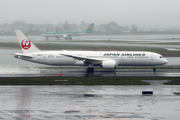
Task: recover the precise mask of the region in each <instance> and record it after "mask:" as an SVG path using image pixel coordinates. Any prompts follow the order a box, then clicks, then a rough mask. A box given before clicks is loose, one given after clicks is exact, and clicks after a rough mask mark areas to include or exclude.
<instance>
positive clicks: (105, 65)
mask: <svg viewBox="0 0 180 120" xmlns="http://www.w3.org/2000/svg"><path fill="white" fill-rule="evenodd" d="M117 66H118V65H117V63H116V61H114V60H108V61H104V62H102V64H101V67H102V68H104V69H116V68H117Z"/></svg>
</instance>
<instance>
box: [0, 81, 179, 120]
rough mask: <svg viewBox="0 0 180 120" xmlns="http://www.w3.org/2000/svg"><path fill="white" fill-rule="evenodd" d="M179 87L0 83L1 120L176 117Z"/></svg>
mask: <svg viewBox="0 0 180 120" xmlns="http://www.w3.org/2000/svg"><path fill="white" fill-rule="evenodd" d="M157 82H159V81H157ZM179 87H180V86H179V85H176V86H169V85H162V84H156V85H141V86H138V85H136V86H132V85H130V86H127V85H126V86H122V85H119V86H117V85H116V86H113V85H111V86H104V85H102V86H83V85H81V86H78V85H76V86H63V85H60V86H0V95H1V98H0V108H1V109H0V119H6V120H10V119H14V120H17V119H23V120H29V119H53V120H59V119H61V120H65V119H71V120H72V119H73V120H95V119H98V120H99V119H100V120H152V119H158V120H179V108H180V102H179V100H180V96H177V95H174V94H173V92H180V89H179ZM149 90H151V91H153V95H149V96H143V95H142V94H141V93H142V91H149Z"/></svg>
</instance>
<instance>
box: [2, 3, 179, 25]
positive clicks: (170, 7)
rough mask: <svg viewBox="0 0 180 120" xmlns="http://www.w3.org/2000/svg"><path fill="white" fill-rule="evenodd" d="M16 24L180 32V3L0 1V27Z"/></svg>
mask: <svg viewBox="0 0 180 120" xmlns="http://www.w3.org/2000/svg"><path fill="white" fill-rule="evenodd" d="M16 20H18V21H25V22H26V23H34V24H36V23H38V24H43V23H52V24H57V23H59V22H62V23H64V22H65V21H66V20H67V21H68V22H69V23H77V24H78V25H80V23H81V22H82V21H85V22H86V23H95V24H98V25H99V24H103V23H108V22H111V21H115V22H117V23H118V25H132V24H136V25H137V26H140V27H142V26H144V27H151V26H153V27H154V26H157V27H165V28H166V27H177V28H180V0H0V24H2V23H9V24H11V23H12V22H14V21H16Z"/></svg>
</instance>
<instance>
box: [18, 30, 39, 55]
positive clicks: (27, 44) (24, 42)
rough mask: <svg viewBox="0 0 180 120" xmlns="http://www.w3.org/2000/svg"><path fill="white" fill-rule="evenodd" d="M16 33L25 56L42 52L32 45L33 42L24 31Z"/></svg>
mask: <svg viewBox="0 0 180 120" xmlns="http://www.w3.org/2000/svg"><path fill="white" fill-rule="evenodd" d="M15 33H16V35H17V37H18V40H19V44H20V47H21V49H22V51H23V53H24V54H27V53H33V52H40V50H39V49H38V48H37V47H36V46H35V45H34V44H33V43H32V41H31V40H30V39H29V38H28V37H26V36H25V35H24V34H23V33H22V31H20V30H15Z"/></svg>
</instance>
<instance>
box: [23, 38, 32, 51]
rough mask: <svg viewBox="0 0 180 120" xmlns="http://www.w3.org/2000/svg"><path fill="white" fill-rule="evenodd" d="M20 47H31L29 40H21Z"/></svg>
mask: <svg viewBox="0 0 180 120" xmlns="http://www.w3.org/2000/svg"><path fill="white" fill-rule="evenodd" d="M21 47H22V48H23V49H25V50H27V49H29V48H30V47H31V42H30V41H29V40H26V39H25V40H23V41H22V42H21Z"/></svg>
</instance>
